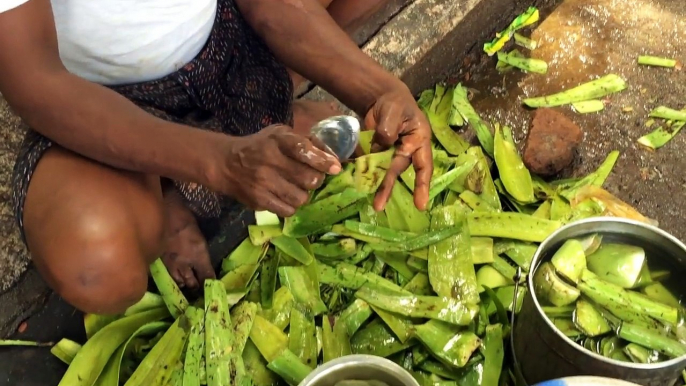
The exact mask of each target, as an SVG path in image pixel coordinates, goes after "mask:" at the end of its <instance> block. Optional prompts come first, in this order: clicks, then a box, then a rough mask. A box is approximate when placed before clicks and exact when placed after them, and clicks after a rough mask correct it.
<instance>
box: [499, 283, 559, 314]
mask: <svg viewBox="0 0 686 386" xmlns="http://www.w3.org/2000/svg"><path fill="white" fill-rule="evenodd" d="M494 292H495V295H496V297H497V298H498V300H499V301H500V303H501V304H502V305H503V307H504V308H505V309H506V310H507V311H510V312H514V313H516V314H517V313H519V311H520V310H521V309H522V304H523V302H524V296H525V295H526V289H525V288H524V286H519V290H518V293H517V299H516V300H517V304H516V305H515V286H513V285H510V286H507V287H500V288H496V289H495V290H494ZM486 311H487V314H488V315H489V316H490V315H493V314H495V312H496V311H497V310H496V305H495V302H490V303H489V304H488V307H487V308H486ZM570 316H571V312H570Z"/></svg>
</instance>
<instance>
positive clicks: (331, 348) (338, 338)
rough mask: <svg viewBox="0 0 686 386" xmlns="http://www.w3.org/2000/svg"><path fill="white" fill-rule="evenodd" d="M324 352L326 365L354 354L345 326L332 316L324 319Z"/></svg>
mask: <svg viewBox="0 0 686 386" xmlns="http://www.w3.org/2000/svg"><path fill="white" fill-rule="evenodd" d="M322 352H323V359H324V363H326V362H329V361H331V360H334V359H336V358H340V357H342V356H346V355H350V354H352V349H351V347H350V338H349V337H348V333H347V331H346V328H345V326H342V325H341V326H339V325H338V321H337V320H336V319H335V318H333V317H331V316H326V315H325V316H324V317H323V318H322Z"/></svg>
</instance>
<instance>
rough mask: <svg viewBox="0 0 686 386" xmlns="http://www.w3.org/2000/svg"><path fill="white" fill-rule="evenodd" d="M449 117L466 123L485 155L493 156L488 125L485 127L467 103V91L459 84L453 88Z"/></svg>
mask: <svg viewBox="0 0 686 386" xmlns="http://www.w3.org/2000/svg"><path fill="white" fill-rule="evenodd" d="M450 116H451V117H456V116H459V117H461V118H462V119H463V120H464V121H465V122H467V123H468V124H469V125H470V127H471V128H472V130H474V132H475V133H476V137H477V138H478V139H479V143H480V144H481V146H482V147H483V148H484V150H485V151H486V153H487V154H488V155H489V156H493V134H492V133H491V129H489V127H488V125H486V123H485V122H484V121H483V120H482V119H481V117H480V116H479V113H477V112H476V110H474V107H472V105H471V103H469V97H468V95H467V89H466V88H465V87H464V86H462V85H461V84H458V85H457V86H455V89H454V90H453V100H452V109H451V111H450Z"/></svg>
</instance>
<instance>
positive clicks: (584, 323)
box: [573, 300, 612, 338]
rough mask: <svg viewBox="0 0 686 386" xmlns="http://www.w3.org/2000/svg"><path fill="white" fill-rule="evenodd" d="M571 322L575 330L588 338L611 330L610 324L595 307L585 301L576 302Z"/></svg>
mask: <svg viewBox="0 0 686 386" xmlns="http://www.w3.org/2000/svg"><path fill="white" fill-rule="evenodd" d="M573 320H574V323H575V324H576V326H577V328H578V329H579V330H580V331H581V332H583V333H584V335H586V336H588V337H590V338H594V337H596V336H599V335H603V334H606V333H608V332H610V331H611V330H612V328H611V327H610V324H609V323H608V322H607V320H605V318H603V315H602V314H601V313H600V312H599V311H598V310H597V309H596V308H595V306H593V304H591V303H589V302H587V301H585V300H578V301H577V302H576V311H575V312H574V319H573Z"/></svg>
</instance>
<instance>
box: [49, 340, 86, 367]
mask: <svg viewBox="0 0 686 386" xmlns="http://www.w3.org/2000/svg"><path fill="white" fill-rule="evenodd" d="M79 350H81V345H80V344H78V343H76V342H74V341H73V340H69V339H64V338H63V339H60V341H59V342H57V344H55V345H54V346H52V348H51V349H50V353H51V354H52V355H54V356H55V357H56V358H57V359H59V360H61V361H62V362H64V363H65V364H67V365H69V364H71V361H73V360H74V357H75V356H76V354H77V353H78V352H79Z"/></svg>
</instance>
